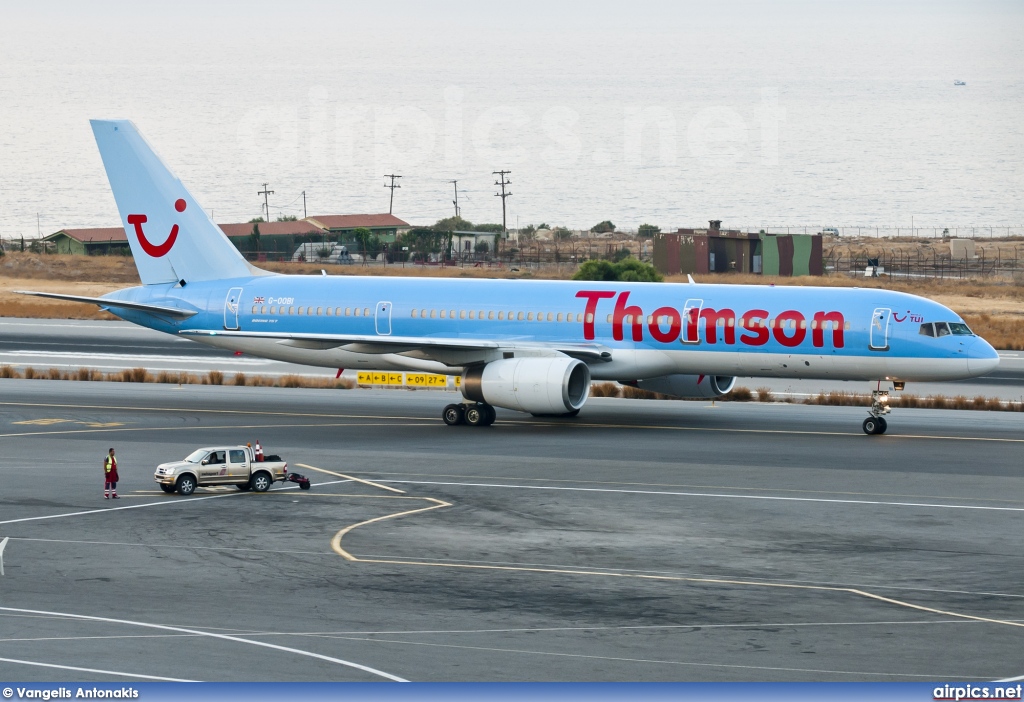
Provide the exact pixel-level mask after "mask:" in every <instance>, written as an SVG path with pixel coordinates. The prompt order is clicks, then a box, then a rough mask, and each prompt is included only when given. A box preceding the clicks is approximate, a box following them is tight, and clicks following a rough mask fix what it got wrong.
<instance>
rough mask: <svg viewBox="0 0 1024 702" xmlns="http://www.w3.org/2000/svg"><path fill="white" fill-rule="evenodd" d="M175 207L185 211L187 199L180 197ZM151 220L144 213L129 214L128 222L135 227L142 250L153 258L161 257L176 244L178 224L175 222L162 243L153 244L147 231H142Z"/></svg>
mask: <svg viewBox="0 0 1024 702" xmlns="http://www.w3.org/2000/svg"><path fill="white" fill-rule="evenodd" d="M174 209H176V210H177V211H178V212H184V211H185V201H184V200H182V199H180V198H179V199H178V200H176V201H175V203H174ZM148 221H149V218H148V217H146V215H144V214H130V215H128V224H131V225H133V226H134V227H135V236H137V237H138V239H139V245H140V246H142V250H143V251H145V252H146V253H147V254H149V255H150V256H152V257H153V258H160V257H161V256H166V255H167V252H168V251H170V250H171V247H173V246H174V242H175V241H176V240H177V239H178V225H177V224H175V225H174V226H172V227H171V233H170V234H168V235H167V238H166V239H165V240H164V243H162V244H159V245H158V244H153V243H152V242H151V241H150V240H149V239H147V238H146V233H145V232H144V231H142V225H143V224H145V223H146V222H148Z"/></svg>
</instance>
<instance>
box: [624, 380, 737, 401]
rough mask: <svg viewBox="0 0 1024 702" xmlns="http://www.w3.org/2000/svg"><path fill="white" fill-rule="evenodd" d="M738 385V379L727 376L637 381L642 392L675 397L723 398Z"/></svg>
mask: <svg viewBox="0 0 1024 702" xmlns="http://www.w3.org/2000/svg"><path fill="white" fill-rule="evenodd" d="M734 385H736V378H734V377H730V376H727V375H681V374H675V375H663V376H660V377H658V378H647V379H645V380H638V381H636V386H637V387H638V388H640V389H641V390H650V391H651V392H660V393H662V394H665V395H673V396H675V397H707V398H715V397H721V396H722V395H724V394H726V393H727V392H729V391H730V390H732V388H733V386H734Z"/></svg>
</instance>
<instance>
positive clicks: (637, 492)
mask: <svg viewBox="0 0 1024 702" xmlns="http://www.w3.org/2000/svg"><path fill="white" fill-rule="evenodd" d="M380 482H382V483H398V484H400V485H448V486H458V487H485V488H509V489H513V490H559V491H565V492H605V493H619V494H626V495H667V496H674V497H718V498H725V499H736V500H771V501H776V502H823V503H826V504H843V505H884V506H891V507H934V508H937V509H976V510H984V511H989V512H1024V507H983V506H978V505H937V504H928V503H925V502H882V501H874V500H835V499H826V498H818V497H776V496H772V495H730V494H726V493H711V492H667V491H665V492H662V491H654V490H613V489H610V488H574V487H557V486H553V485H501V484H497V483H442V482H433V481H427V480H381V481H380ZM0 524H4V522H0Z"/></svg>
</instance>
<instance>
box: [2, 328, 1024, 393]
mask: <svg viewBox="0 0 1024 702" xmlns="http://www.w3.org/2000/svg"><path fill="white" fill-rule="evenodd" d="M1000 356H1001V361H1000V365H999V367H998V368H997V369H996V370H995V371H993V372H992V373H991V374H989V375H988V376H985V377H982V378H972V379H970V380H963V381H957V382H946V383H911V384H909V385H908V387H907V392H909V393H913V394H916V395H921V396H926V395H945V396H947V397H952V396H955V395H964V396H966V397H968V398H974V397H977V396H978V395H984V396H986V397H998V398H1000V399H1002V400H1012V401H1014V402H1022V401H1024V352H1020V351H1003V352H1000ZM5 364H6V365H11V366H14V367H16V368H18V369H24V368H25V367H27V366H32V367H33V368H35V369H37V370H45V369H48V368H62V369H68V368H80V367H82V366H88V367H90V368H98V369H100V370H102V371H104V372H110V371H119V370H123V369H125V368H137V367H144V368H147V369H149V370H150V371H152V372H159V371H162V370H166V371H187V372H191V373H200V374H202V373H205V372H207V371H209V370H218V371H221V372H222V373H224V374H225V375H229V374H234V373H238V372H241V373H246V374H258V375H268V376H273V375H285V374H289V373H297V374H300V375H311V376H318V377H325V376H326V377H333V376H334V372H335V370H334V369H331V368H320V367H316V366H300V365H295V364H291V363H281V362H278V361H270V360H267V359H263V358H257V357H254V356H243V355H235V354H233V353H232V352H230V351H225V350H222V349H215V348H211V347H209V346H204V345H203V344H200V343H197V342H195V341H191V340H189V339H182V338H176V337H173V336H170V335H168V334H163V333H161V332H157V331H153V330H152V329H146V328H144V327H139V326H136V325H134V324H129V323H127V322H105V321H95V320H64V319H16V318H12V317H6V318H3V317H0V365H5ZM356 375H357V374H356V372H355V371H352V370H349V371H346V375H345V377H351V378H352V379H355V377H356ZM624 380H625V379H624ZM737 385H738V386H744V387H747V388H749V389H751V390H754V389H756V388H760V387H765V388H768V389H769V390H771V391H772V393H773V394H774V395H777V396H780V397H792V398H794V399H796V400H798V401H802V400H803V399H804V398H807V397H811V396H814V395H817V394H818V393H820V392H830V391H832V390H838V391H841V392H852V393H861V394H866V393H868V392H870V389H871V388H870V384H868V383H862V382H843V381H824V380H793V379H788V378H739V379H738V380H737Z"/></svg>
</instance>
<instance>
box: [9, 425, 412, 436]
mask: <svg viewBox="0 0 1024 702" xmlns="http://www.w3.org/2000/svg"><path fill="white" fill-rule="evenodd" d="M405 426H419V425H418V424H396V423H394V422H330V423H317V424H217V425H211V426H187V427H183V426H174V427H124V428H118V427H104V428H101V429H69V430H61V431H25V432H12V433H9V434H0V439H5V438H11V437H19V436H53V435H56V434H59V435H65V434H96V433H106V432H133V431H182V430H185V431H199V430H210V429H288V428H312V427H405Z"/></svg>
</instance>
